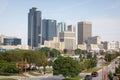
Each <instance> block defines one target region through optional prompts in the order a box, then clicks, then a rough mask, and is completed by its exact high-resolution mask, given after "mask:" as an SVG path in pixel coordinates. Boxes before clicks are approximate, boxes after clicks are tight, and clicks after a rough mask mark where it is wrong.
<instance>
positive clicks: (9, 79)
mask: <svg viewBox="0 0 120 80" xmlns="http://www.w3.org/2000/svg"><path fill="white" fill-rule="evenodd" d="M0 80H17V79H13V78H2V79H0Z"/></svg>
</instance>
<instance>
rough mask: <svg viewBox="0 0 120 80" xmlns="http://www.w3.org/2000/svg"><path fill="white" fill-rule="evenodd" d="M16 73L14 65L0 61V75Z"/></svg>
mask: <svg viewBox="0 0 120 80" xmlns="http://www.w3.org/2000/svg"><path fill="white" fill-rule="evenodd" d="M14 73H18V69H17V68H16V64H15V63H9V62H6V61H0V74H1V75H4V74H6V75H7V74H14Z"/></svg>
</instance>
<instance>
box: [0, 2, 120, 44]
mask: <svg viewBox="0 0 120 80" xmlns="http://www.w3.org/2000/svg"><path fill="white" fill-rule="evenodd" d="M31 7H37V8H38V10H40V11H42V18H47V19H55V20H57V22H59V21H64V22H66V23H67V25H69V24H74V25H76V24H77V22H79V21H91V22H92V24H93V26H92V28H93V36H96V35H99V36H101V37H102V40H103V41H105V40H107V41H113V40H114V41H120V37H119V34H120V31H119V30H120V0H0V34H5V35H8V36H15V37H19V38H22V41H23V44H26V43H27V23H28V21H27V19H28V18H27V16H28V15H27V14H28V12H29V9H30V8H31Z"/></svg>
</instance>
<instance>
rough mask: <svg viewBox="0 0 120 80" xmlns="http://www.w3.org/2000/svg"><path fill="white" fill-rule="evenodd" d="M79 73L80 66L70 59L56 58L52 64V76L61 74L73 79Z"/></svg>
mask: <svg viewBox="0 0 120 80" xmlns="http://www.w3.org/2000/svg"><path fill="white" fill-rule="evenodd" d="M79 73H80V65H79V63H78V62H77V61H75V60H73V59H72V58H70V57H58V59H56V60H55V61H54V63H53V75H59V74H62V75H63V76H64V77H65V78H66V77H75V76H77V75H78V74H79Z"/></svg>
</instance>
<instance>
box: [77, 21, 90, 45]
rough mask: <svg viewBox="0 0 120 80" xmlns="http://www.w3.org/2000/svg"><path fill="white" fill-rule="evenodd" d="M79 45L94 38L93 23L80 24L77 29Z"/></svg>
mask: <svg viewBox="0 0 120 80" xmlns="http://www.w3.org/2000/svg"><path fill="white" fill-rule="evenodd" d="M77 30H78V31H77V38H78V41H77V42H78V44H82V43H84V42H86V40H87V39H88V38H89V37H92V23H91V22H78V29H77Z"/></svg>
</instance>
